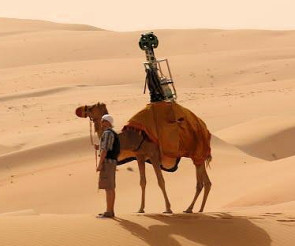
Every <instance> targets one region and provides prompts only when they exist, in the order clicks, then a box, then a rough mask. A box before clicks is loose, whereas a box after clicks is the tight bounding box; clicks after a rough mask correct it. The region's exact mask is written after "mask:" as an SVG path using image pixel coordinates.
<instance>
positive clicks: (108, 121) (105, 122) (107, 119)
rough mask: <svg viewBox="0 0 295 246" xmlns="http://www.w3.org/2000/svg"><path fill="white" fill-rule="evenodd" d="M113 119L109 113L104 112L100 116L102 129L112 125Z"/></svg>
mask: <svg viewBox="0 0 295 246" xmlns="http://www.w3.org/2000/svg"><path fill="white" fill-rule="evenodd" d="M113 123H114V119H113V117H112V116H111V115H109V114H105V115H103V116H102V117H101V126H102V128H103V129H105V128H108V127H113Z"/></svg>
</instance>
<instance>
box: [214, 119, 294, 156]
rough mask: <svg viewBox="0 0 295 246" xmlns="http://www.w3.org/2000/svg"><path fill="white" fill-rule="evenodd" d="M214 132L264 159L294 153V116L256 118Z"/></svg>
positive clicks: (292, 154)
mask: <svg viewBox="0 0 295 246" xmlns="http://www.w3.org/2000/svg"><path fill="white" fill-rule="evenodd" d="M216 134H217V135H218V136H219V137H221V138H222V139H224V140H226V141H228V142H229V143H231V144H234V145H235V146H237V147H238V148H240V149H241V150H243V151H245V152H246V153H249V154H251V155H253V156H256V157H259V158H262V159H265V160H277V159H282V158H286V157H289V156H294V155H295V149H294V146H293V143H294V139H295V118H294V117H292V116H290V117H266V118H262V119H256V120H253V121H250V122H246V123H242V124H239V125H235V126H233V127H230V128H228V129H223V130H221V131H219V132H217V133H216Z"/></svg>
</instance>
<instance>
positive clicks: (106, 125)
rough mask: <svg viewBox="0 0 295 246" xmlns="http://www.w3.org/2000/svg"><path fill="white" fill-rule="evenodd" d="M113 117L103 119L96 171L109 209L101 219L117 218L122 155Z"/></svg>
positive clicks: (107, 116) (107, 115)
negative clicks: (117, 196)
mask: <svg viewBox="0 0 295 246" xmlns="http://www.w3.org/2000/svg"><path fill="white" fill-rule="evenodd" d="M113 122H114V120H113V117H112V116H111V115H109V114H105V115H103V116H102V119H101V127H102V130H103V134H102V137H101V140H100V160H99V164H98V166H97V169H96V171H97V172H99V184H98V188H99V189H104V190H105V191H106V203H107V209H106V212H104V213H103V214H99V217H101V218H112V217H114V216H115V213H114V204H115V187H116V182H115V177H116V166H117V158H118V155H119V153H120V142H119V137H118V135H117V133H116V132H115V131H114V130H113V129H112V128H113Z"/></svg>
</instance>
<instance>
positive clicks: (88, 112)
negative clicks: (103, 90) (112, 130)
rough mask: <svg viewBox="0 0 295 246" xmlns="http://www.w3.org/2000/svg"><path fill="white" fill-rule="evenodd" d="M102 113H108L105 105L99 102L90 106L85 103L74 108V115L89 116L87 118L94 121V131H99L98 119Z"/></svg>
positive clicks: (99, 119)
mask: <svg viewBox="0 0 295 246" xmlns="http://www.w3.org/2000/svg"><path fill="white" fill-rule="evenodd" d="M104 114H108V110H107V107H106V105H105V104H104V103H100V102H98V103H97V104H93V105H90V106H88V105H85V106H82V107H79V108H77V109H76V115H77V116H78V117H81V118H87V117H89V119H90V120H91V121H93V122H94V125H95V131H96V132H100V121H101V118H102V116H103V115H104Z"/></svg>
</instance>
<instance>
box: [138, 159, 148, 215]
mask: <svg viewBox="0 0 295 246" xmlns="http://www.w3.org/2000/svg"><path fill="white" fill-rule="evenodd" d="M137 162H138V168H139V173H140V187H141V205H140V208H139V210H138V213H144V207H145V187H146V176H145V159H144V156H137Z"/></svg>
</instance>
